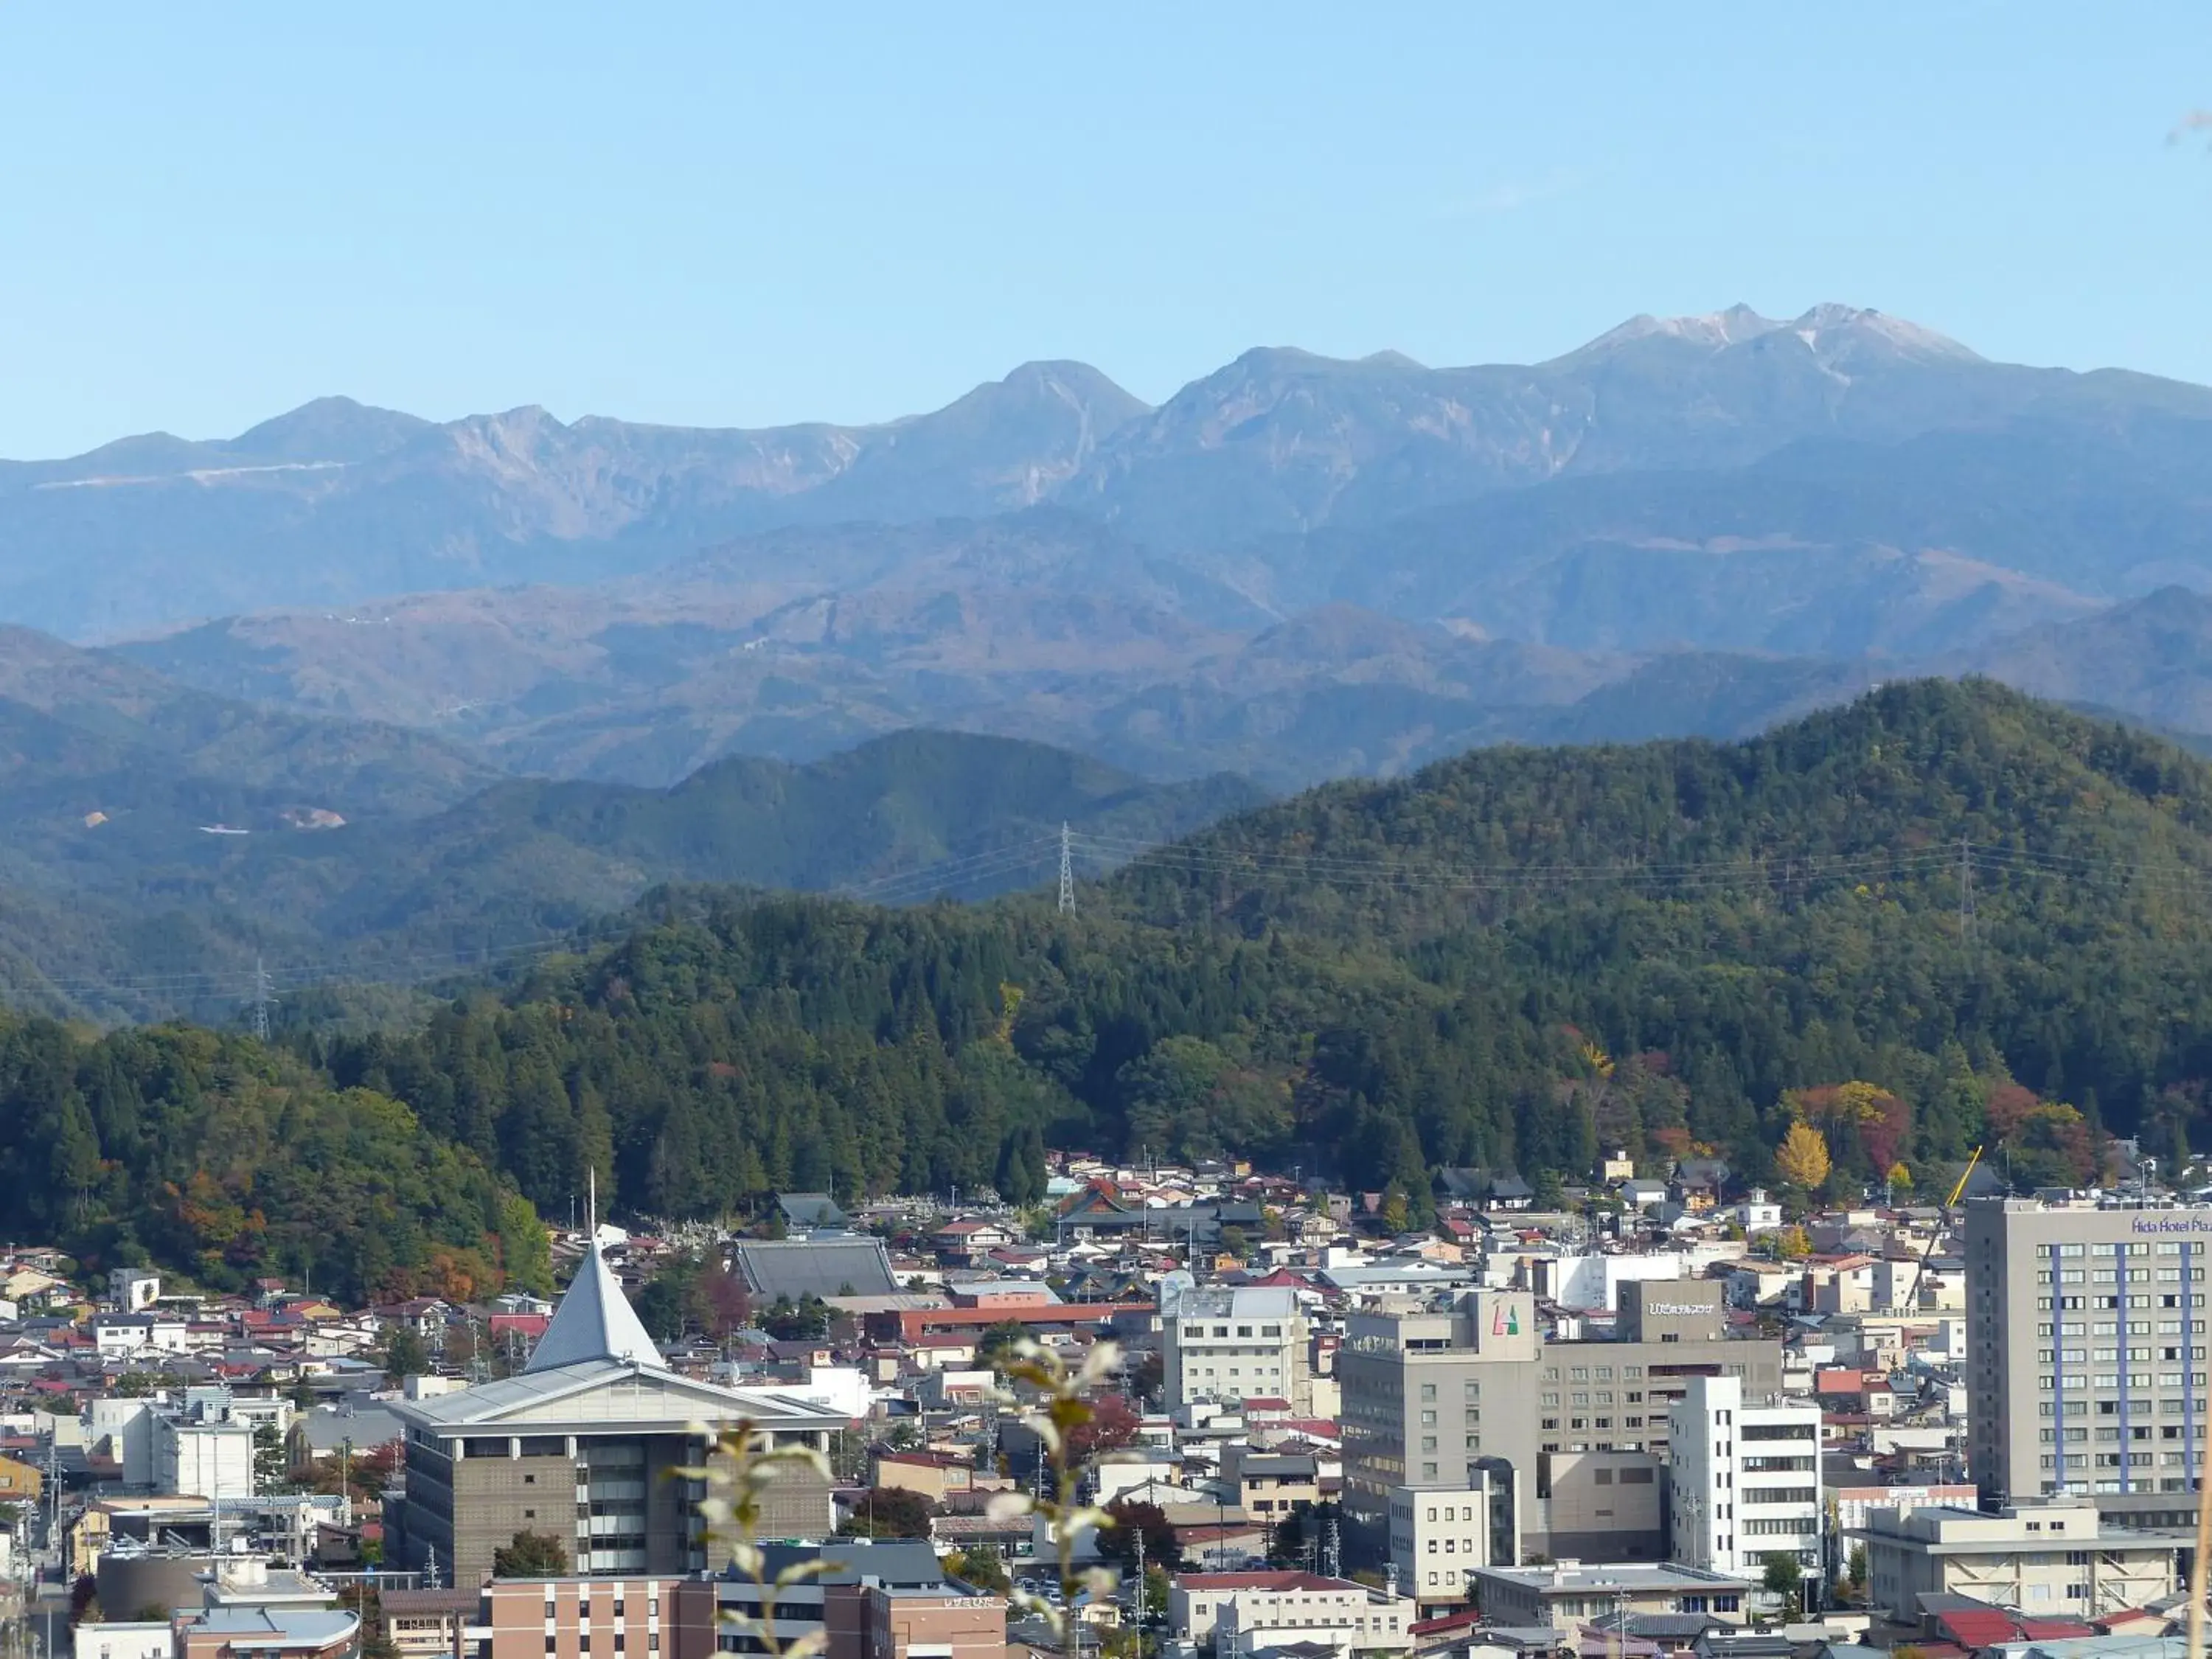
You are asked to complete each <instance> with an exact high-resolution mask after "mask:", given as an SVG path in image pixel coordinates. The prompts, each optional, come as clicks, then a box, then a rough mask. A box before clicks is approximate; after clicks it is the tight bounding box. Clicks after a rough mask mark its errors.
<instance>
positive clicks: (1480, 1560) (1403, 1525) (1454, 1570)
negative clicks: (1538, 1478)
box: [1390, 1480, 1521, 1618]
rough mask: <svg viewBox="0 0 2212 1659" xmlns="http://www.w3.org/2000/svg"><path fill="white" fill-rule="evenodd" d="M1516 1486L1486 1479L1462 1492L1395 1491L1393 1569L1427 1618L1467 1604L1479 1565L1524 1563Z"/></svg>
mask: <svg viewBox="0 0 2212 1659" xmlns="http://www.w3.org/2000/svg"><path fill="white" fill-rule="evenodd" d="M1512 1497H1513V1483H1512V1482H1511V1481H1510V1480H1500V1481H1498V1482H1497V1483H1496V1484H1495V1485H1494V1486H1493V1485H1492V1483H1491V1482H1490V1481H1488V1480H1484V1481H1483V1482H1482V1483H1481V1484H1480V1485H1479V1486H1468V1487H1465V1488H1462V1490H1459V1491H1456V1492H1455V1491H1452V1490H1450V1489H1449V1488H1444V1489H1442V1490H1438V1489H1436V1488H1433V1487H1431V1488H1427V1489H1424V1488H1421V1487H1417V1486H1393V1487H1392V1488H1391V1489H1390V1565H1392V1566H1393V1567H1394V1568H1395V1569H1396V1570H1397V1575H1398V1577H1397V1583H1398V1588H1399V1589H1400V1590H1401V1591H1402V1592H1403V1593H1405V1594H1406V1595H1411V1596H1412V1597H1413V1600H1414V1601H1415V1602H1416V1603H1418V1604H1419V1608H1420V1611H1421V1614H1422V1616H1423V1617H1424V1618H1425V1617H1428V1616H1429V1615H1431V1614H1432V1613H1443V1612H1445V1611H1448V1610H1449V1609H1451V1608H1455V1607H1463V1606H1465V1605H1466V1603H1467V1595H1468V1586H1469V1585H1470V1584H1472V1583H1474V1570H1475V1569H1476V1568H1477V1567H1487V1566H1510V1565H1513V1564H1514V1563H1515V1562H1516V1561H1517V1560H1518V1559H1520V1553H1519V1552H1520V1534H1521V1522H1520V1517H1519V1516H1516V1514H1515V1513H1514V1510H1513V1501H1512Z"/></svg>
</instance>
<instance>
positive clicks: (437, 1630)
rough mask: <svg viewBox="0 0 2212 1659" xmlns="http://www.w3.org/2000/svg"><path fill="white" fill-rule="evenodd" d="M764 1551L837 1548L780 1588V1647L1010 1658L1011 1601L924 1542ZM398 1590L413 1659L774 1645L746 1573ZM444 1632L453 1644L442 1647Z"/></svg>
mask: <svg viewBox="0 0 2212 1659" xmlns="http://www.w3.org/2000/svg"><path fill="white" fill-rule="evenodd" d="M765 1555H766V1558H767V1559H766V1576H767V1577H769V1579H770V1580H773V1579H774V1578H775V1576H776V1575H777V1574H778V1573H779V1572H781V1571H784V1570H785V1569H786V1568H787V1567H790V1566H793V1565H797V1564H799V1563H805V1562H812V1561H816V1560H818V1559H821V1558H823V1557H824V1556H827V1557H828V1558H829V1560H830V1562H831V1564H832V1565H830V1567H829V1570H828V1571H825V1572H822V1573H820V1574H818V1575H817V1576H812V1577H805V1578H803V1579H801V1580H800V1581H799V1582H798V1583H793V1584H791V1585H788V1586H787V1587H786V1588H785V1589H781V1590H780V1591H778V1592H777V1593H776V1608H775V1626H774V1630H773V1634H774V1635H775V1638H776V1639H777V1642H778V1643H779V1644H780V1645H783V1646H788V1645H790V1644H792V1643H793V1642H796V1641H798V1640H799V1638H802V1637H806V1636H810V1635H817V1634H818V1635H819V1636H820V1637H821V1638H822V1640H823V1649H822V1652H823V1656H824V1659H1005V1655H1006V1602H1005V1601H1004V1599H1003V1598H1001V1597H999V1596H996V1595H979V1594H977V1593H976V1592H975V1590H973V1589H970V1588H969V1587H968V1586H967V1585H965V1584H962V1583H957V1582H956V1581H954V1580H952V1579H950V1578H947V1577H945V1569H944V1567H943V1566H942V1565H940V1564H939V1561H938V1559H937V1555H936V1552H935V1551H934V1550H933V1549H932V1548H931V1547H930V1546H929V1544H928V1543H927V1541H923V1540H921V1539H896V1540H887V1541H875V1542H870V1541H866V1540H861V1539H851V1540H845V1539H840V1540H838V1541H836V1543H834V1544H828V1545H804V1544H775V1545H769V1546H768V1547H766V1550H765ZM392 1596H396V1597H397V1598H398V1601H397V1608H398V1611H397V1612H396V1613H395V1612H393V1611H392V1610H391V1609H390V1608H389V1607H388V1608H387V1613H386V1616H387V1618H391V1619H392V1620H394V1627H393V1631H392V1637H393V1644H394V1645H395V1646H396V1647H398V1648H399V1649H400V1650H401V1652H402V1653H403V1655H404V1656H406V1659H714V1656H715V1655H716V1654H718V1653H749V1654H758V1653H764V1652H766V1651H767V1644H766V1643H765V1642H764V1640H763V1630H764V1629H765V1628H766V1626H765V1624H764V1621H763V1615H764V1613H766V1607H765V1606H764V1603H763V1595H762V1591H761V1588H760V1586H759V1584H758V1583H755V1582H754V1580H753V1579H752V1577H750V1575H744V1574H739V1573H737V1572H735V1571H727V1570H726V1571H723V1572H722V1573H720V1575H717V1576H708V1575H693V1576H690V1577H681V1578H674V1577H635V1578H625V1579H612V1580H610V1579H589V1578H573V1577H571V1578H514V1579H495V1580H494V1581H492V1582H491V1583H488V1584H486V1585H484V1586H483V1588H482V1589H481V1590H471V1591H467V1592H453V1591H437V1590H419V1591H402V1592H390V1593H388V1596H387V1599H388V1600H389V1598H390V1597H392ZM464 1608H465V1609H466V1610H467V1611H466V1613H465V1614H464ZM403 1619H404V1620H406V1621H407V1626H408V1638H407V1639H404V1640H403V1638H402V1634H401V1632H400V1629H399V1626H398V1621H399V1620H403ZM441 1640H442V1641H449V1642H451V1643H452V1644H453V1645H452V1646H450V1647H437V1646H435V1645H433V1644H435V1643H437V1642H439V1641H441Z"/></svg>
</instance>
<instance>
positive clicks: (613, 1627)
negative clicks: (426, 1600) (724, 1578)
mask: <svg viewBox="0 0 2212 1659" xmlns="http://www.w3.org/2000/svg"><path fill="white" fill-rule="evenodd" d="M684 1588H685V1586H684V1581H682V1580H679V1579H676V1578H648V1577H636V1578H625V1579H591V1578H495V1579H494V1580H492V1581H491V1583H488V1584H486V1585H484V1586H483V1589H481V1590H480V1591H477V1592H475V1593H474V1594H475V1597H476V1601H477V1613H476V1617H475V1618H474V1619H473V1620H471V1621H470V1622H469V1623H468V1624H467V1625H466V1626H464V1627H463V1629H462V1631H461V1639H462V1643H463V1645H462V1647H461V1648H460V1650H459V1653H458V1656H457V1659H706V1656H708V1655H710V1654H712V1653H713V1652H714V1637H715V1632H714V1597H713V1595H712V1593H711V1591H710V1590H708V1589H707V1588H706V1587H705V1586H704V1585H703V1584H700V1585H699V1586H697V1587H696V1588H694V1589H692V1590H691V1591H690V1595H689V1597H688V1599H687V1598H685V1597H683V1596H681V1595H679V1594H678V1592H679V1591H681V1590H683V1589H684ZM418 1594H421V1595H437V1594H440V1592H437V1591H423V1592H418ZM418 1616H419V1615H418ZM394 1645H395V1646H397V1645H398V1639H397V1637H396V1636H395V1638H394Z"/></svg>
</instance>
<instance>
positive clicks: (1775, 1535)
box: [1668, 1376, 1826, 1607]
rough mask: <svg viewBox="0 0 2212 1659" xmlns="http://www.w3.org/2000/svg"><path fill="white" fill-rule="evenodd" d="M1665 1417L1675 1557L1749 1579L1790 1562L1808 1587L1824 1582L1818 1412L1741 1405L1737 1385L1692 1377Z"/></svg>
mask: <svg viewBox="0 0 2212 1659" xmlns="http://www.w3.org/2000/svg"><path fill="white" fill-rule="evenodd" d="M1668 1509H1669V1516H1670V1521H1671V1525H1670V1527H1669V1528H1668V1532H1669V1536H1670V1537H1671V1538H1672V1540H1673V1542H1674V1553H1673V1559H1674V1560H1675V1561H1677V1562H1680V1564H1681V1565H1684V1566H1690V1567H1703V1568H1705V1569H1706V1570H1708V1571H1713V1572H1723V1573H1730V1574H1735V1575H1739V1576H1748V1577H1754V1578H1755V1577H1759V1575H1760V1574H1761V1573H1762V1572H1764V1571H1765V1565H1766V1560H1767V1558H1768V1557H1770V1556H1772V1555H1777V1554H1782V1555H1789V1556H1793V1557H1795V1558H1796V1561H1797V1565H1798V1567H1799V1570H1800V1571H1802V1573H1803V1575H1804V1577H1806V1578H1807V1579H1808V1580H1810V1581H1814V1583H1817V1582H1818V1581H1820V1580H1821V1579H1823V1578H1825V1577H1826V1553H1825V1551H1824V1549H1823V1547H1822V1542H1821V1538H1820V1524H1821V1498H1820V1407H1818V1406H1816V1405H1814V1404H1813V1403H1812V1402H1811V1401H1805V1402H1803V1403H1802V1404H1784V1403H1781V1402H1778V1401H1755V1402H1753V1403H1747V1401H1746V1397H1745V1395H1744V1389H1743V1384H1742V1383H1741V1381H1739V1380H1738V1379H1737V1378H1735V1377H1733V1376H1693V1377H1692V1378H1690V1379H1689V1383H1688V1386H1687V1387H1686V1389H1684V1391H1683V1395H1682V1397H1681V1398H1680V1400H1678V1401H1675V1402H1674V1405H1673V1406H1671V1407H1669V1408H1668ZM1806 1605H1807V1606H1808V1607H1810V1606H1814V1605H1817V1601H1816V1600H1815V1598H1814V1596H1812V1595H1808V1598H1807V1601H1806Z"/></svg>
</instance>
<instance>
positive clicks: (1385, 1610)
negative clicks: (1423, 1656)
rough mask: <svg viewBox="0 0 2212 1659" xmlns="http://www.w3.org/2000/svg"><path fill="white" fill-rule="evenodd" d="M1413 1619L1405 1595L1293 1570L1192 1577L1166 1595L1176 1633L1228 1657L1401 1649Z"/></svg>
mask: <svg viewBox="0 0 2212 1659" xmlns="http://www.w3.org/2000/svg"><path fill="white" fill-rule="evenodd" d="M1413 1619H1414V1609H1413V1602H1412V1601H1409V1600H1407V1599H1406V1598H1405V1597H1403V1596H1397V1595H1389V1594H1387V1593H1386V1592H1384V1591H1383V1590H1378V1589H1370V1588H1369V1587H1368V1586H1366V1585H1365V1584H1360V1583H1354V1582H1352V1580H1351V1579H1349V1578H1324V1577H1321V1576H1320V1575H1319V1574H1317V1573H1310V1572H1298V1571H1273V1572H1187V1573H1184V1574H1182V1575H1181V1576H1180V1577H1177V1578H1176V1580H1175V1581H1174V1583H1173V1584H1172V1585H1171V1586H1170V1589H1169V1592H1168V1624H1169V1627H1170V1629H1171V1630H1172V1631H1173V1632H1174V1633H1175V1634H1176V1637H1178V1638H1181V1639H1182V1640H1183V1641H1187V1642H1195V1643H1197V1644H1200V1646H1202V1647H1209V1648H1211V1649H1212V1650H1213V1651H1214V1652H1215V1653H1216V1654H1223V1655H1225V1654H1229V1653H1232V1652H1235V1653H1250V1652H1252V1651H1254V1650H1255V1649H1258V1648H1261V1647H1278V1646H1285V1645H1289V1644H1298V1645H1299V1646H1302V1647H1303V1646H1307V1645H1314V1646H1327V1647H1329V1648H1333V1649H1334V1650H1336V1652H1337V1653H1339V1654H1340V1655H1348V1654H1352V1653H1371V1652H1376V1651H1383V1652H1402V1651H1403V1650H1405V1649H1407V1647H1408V1646H1410V1645H1411V1644H1412V1642H1413V1637H1412V1635H1411V1631H1412V1628H1413Z"/></svg>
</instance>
